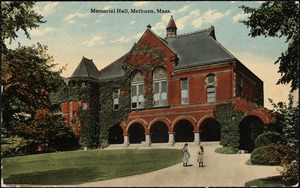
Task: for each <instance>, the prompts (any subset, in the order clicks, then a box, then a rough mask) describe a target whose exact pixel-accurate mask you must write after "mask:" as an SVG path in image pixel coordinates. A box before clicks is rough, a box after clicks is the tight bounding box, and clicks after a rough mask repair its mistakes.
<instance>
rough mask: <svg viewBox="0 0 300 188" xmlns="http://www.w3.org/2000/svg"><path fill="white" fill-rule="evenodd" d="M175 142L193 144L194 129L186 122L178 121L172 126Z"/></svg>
mask: <svg viewBox="0 0 300 188" xmlns="http://www.w3.org/2000/svg"><path fill="white" fill-rule="evenodd" d="M174 132H175V142H193V141H194V128H193V125H192V123H191V122H189V121H188V120H180V121H179V122H178V123H176V124H175V126H174Z"/></svg>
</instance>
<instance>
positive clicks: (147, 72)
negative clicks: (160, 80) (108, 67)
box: [123, 42, 166, 108]
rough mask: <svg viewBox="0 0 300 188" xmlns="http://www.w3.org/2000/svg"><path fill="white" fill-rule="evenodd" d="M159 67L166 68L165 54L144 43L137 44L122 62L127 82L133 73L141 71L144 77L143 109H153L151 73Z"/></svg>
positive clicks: (155, 47)
mask: <svg viewBox="0 0 300 188" xmlns="http://www.w3.org/2000/svg"><path fill="white" fill-rule="evenodd" d="M159 66H161V67H165V66H166V56H165V54H164V53H163V52H162V51H161V50H160V49H159V48H158V47H157V46H151V45H149V44H147V43H145V42H142V43H140V44H138V45H137V46H136V47H135V48H134V49H133V50H132V52H131V53H130V54H129V55H128V56H127V58H126V60H125V62H124V65H123V69H124V70H125V76H124V77H125V78H127V79H128V80H130V79H131V76H132V73H133V72H135V71H141V72H142V73H143V75H144V85H145V94H144V98H145V108H152V107H153V87H152V85H153V80H152V72H153V70H154V69H155V68H157V67H159Z"/></svg>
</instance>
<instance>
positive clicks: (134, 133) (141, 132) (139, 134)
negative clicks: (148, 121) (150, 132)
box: [128, 123, 145, 144]
mask: <svg viewBox="0 0 300 188" xmlns="http://www.w3.org/2000/svg"><path fill="white" fill-rule="evenodd" d="M128 134H129V143H131V144H134V143H138V144H140V143H141V142H142V141H145V129H144V127H143V125H142V124H140V123H134V124H132V125H130V127H129V129H128Z"/></svg>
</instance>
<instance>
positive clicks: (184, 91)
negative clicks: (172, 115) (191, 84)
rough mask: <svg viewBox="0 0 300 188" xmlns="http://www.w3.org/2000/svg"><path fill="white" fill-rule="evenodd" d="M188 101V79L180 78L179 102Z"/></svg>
mask: <svg viewBox="0 0 300 188" xmlns="http://www.w3.org/2000/svg"><path fill="white" fill-rule="evenodd" d="M188 103H189V92H188V79H187V78H184V79H181V104H188Z"/></svg>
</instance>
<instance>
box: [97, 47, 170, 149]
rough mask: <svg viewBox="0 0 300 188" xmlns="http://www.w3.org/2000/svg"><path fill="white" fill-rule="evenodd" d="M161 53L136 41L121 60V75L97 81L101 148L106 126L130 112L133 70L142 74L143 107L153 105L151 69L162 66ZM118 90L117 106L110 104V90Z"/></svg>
mask: <svg viewBox="0 0 300 188" xmlns="http://www.w3.org/2000/svg"><path fill="white" fill-rule="evenodd" d="M165 64H166V63H165V54H164V53H163V52H162V51H161V50H160V49H159V48H158V47H155V46H151V45H149V44H146V43H140V44H139V45H137V46H135V47H134V48H133V50H132V51H131V52H130V54H129V55H128V56H127V58H126V59H125V61H124V63H123V66H122V68H123V70H124V72H125V73H124V77H121V78H114V79H110V80H105V81H101V82H100V103H101V112H100V125H101V130H102V131H101V135H100V144H101V147H106V146H107V145H108V144H109V143H108V137H109V135H108V132H109V129H110V128H111V127H112V126H114V125H116V124H118V123H120V122H123V121H125V120H126V119H127V118H128V115H129V113H130V112H131V77H132V75H133V73H135V72H136V71H141V72H142V73H143V75H144V89H145V93H144V98H145V101H144V102H145V108H151V107H153V89H152V84H153V81H152V72H153V70H154V69H155V68H156V67H159V66H162V67H165ZM114 89H120V91H121V92H120V99H119V109H117V110H115V109H114V105H113V97H112V96H113V91H114Z"/></svg>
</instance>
